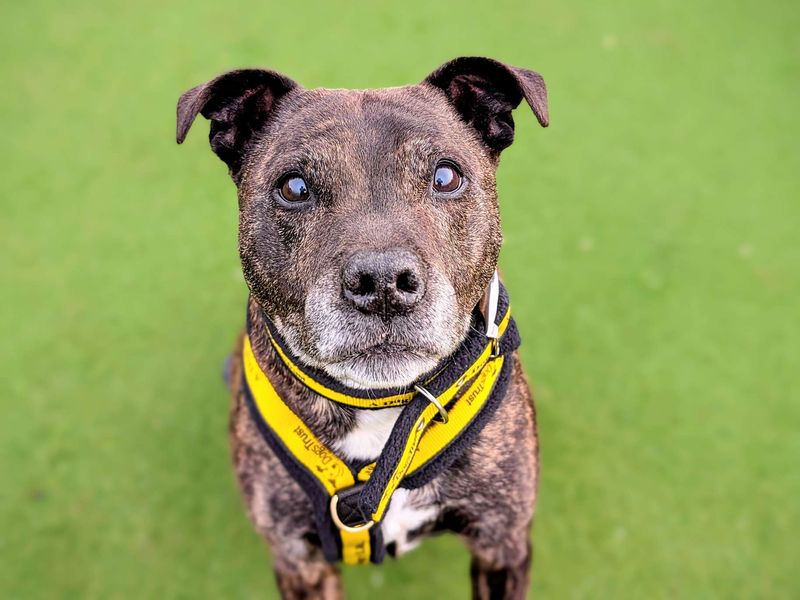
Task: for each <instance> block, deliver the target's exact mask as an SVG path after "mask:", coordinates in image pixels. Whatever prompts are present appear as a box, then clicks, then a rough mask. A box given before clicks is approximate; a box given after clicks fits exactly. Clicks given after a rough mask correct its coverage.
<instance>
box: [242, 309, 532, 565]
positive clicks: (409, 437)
mask: <svg viewBox="0 0 800 600" xmlns="http://www.w3.org/2000/svg"><path fill="white" fill-rule="evenodd" d="M509 323H512V325H513V321H512V320H511V318H510V310H509V309H508V307H507V308H506V310H505V314H504V315H503V318H502V320H501V322H500V323H499V325H498V326H497V337H496V338H484V339H488V341H487V342H485V343H484V345H483V348H482V350H480V352H479V353H478V352H473V354H477V357H475V358H474V360H473V361H472V362H471V363H470V364H469V365H468V367H467V368H466V369H464V370H463V372H462V373H461V374H460V376H458V377H457V379H456V380H455V381H453V382H452V383H449V385H448V386H447V387H446V388H445V389H444V390H443V391H442V392H441V393H439V394H438V395H435V396H434V395H433V394H431V393H430V392H429V391H428V389H427V388H426V387H425V386H426V385H429V383H430V382H431V381H434V380H435V379H436V377H437V376H438V375H439V373H437V375H435V376H434V377H432V378H431V379H429V380H428V381H426V382H425V383H424V384H423V385H420V386H415V389H414V390H412V391H405V392H402V393H390V394H388V395H383V396H380V397H377V398H364V397H359V396H355V395H351V394H349V393H347V392H344V391H341V390H337V389H332V388H331V387H329V386H328V385H326V384H325V383H323V382H321V381H319V379H318V378H316V377H314V376H312V375H310V374H309V372H308V369H306V368H303V367H301V366H300V365H299V364H298V363H297V362H295V361H294V360H292V358H291V357H290V356H289V354H288V352H287V351H286V349H285V348H283V347H282V346H281V344H280V343H279V342H278V340H277V338H276V335H275V334H274V332H272V331H270V330H269V327H268V328H267V332H268V333H269V339H270V341H271V342H272V346H273V348H274V350H275V352H276V353H277V354H278V356H279V357H280V358H281V360H282V361H283V363H284V364H285V365H286V367H287V368H288V370H289V371H290V372H291V373H292V374H293V375H294V376H295V377H296V378H297V379H298V380H299V381H301V382H302V383H303V384H305V385H306V386H307V387H308V388H309V389H311V390H312V391H314V392H316V393H317V394H319V395H321V396H324V397H326V398H329V399H330V400H333V401H335V402H338V403H341V404H344V405H347V406H351V407H356V408H360V409H365V408H368V409H380V408H385V407H390V406H405V408H404V410H403V412H402V413H401V416H400V418H398V422H397V424H396V425H395V428H394V430H393V431H392V435H391V436H390V440H389V442H387V445H386V447H385V448H384V450H383V451H382V453H381V456H380V457H379V458H378V460H377V461H375V462H371V463H370V464H367V465H363V466H359V465H356V466H353V465H351V464H349V463H348V462H346V461H345V460H343V459H342V458H340V457H339V456H337V455H336V453H334V452H333V451H332V450H331V449H330V448H328V447H327V446H325V444H323V443H322V442H321V441H320V440H319V439H318V438H317V436H316V435H315V434H314V432H313V431H311V429H310V428H309V427H308V426H307V425H306V423H305V422H304V421H303V420H302V419H301V418H300V417H299V416H297V415H296V414H295V413H294V412H293V411H292V409H291V408H290V407H289V406H288V405H287V404H286V402H284V400H283V399H282V398H281V397H280V395H279V394H278V393H277V392H276V390H275V388H274V387H273V385H272V383H271V382H270V380H269V377H268V376H267V375H266V373H264V371H263V370H262V368H261V366H260V365H259V363H258V360H257V359H256V356H255V354H254V353H253V348H252V345H251V342H250V337H249V335H247V336H245V338H244V343H243V347H242V358H243V364H244V380H245V384H246V385H245V386H244V387H245V392H246V397H247V399H248V404H249V405H250V409H251V413H252V415H253V418H254V419H255V420H256V423H257V425H258V426H259V429H260V430H261V433H262V434H263V435H264V438H265V440H266V441H267V442H268V443H269V445H270V446H271V447H272V448H273V450H275V451H276V453H277V454H278V457H279V458H280V459H281V461H282V462H283V464H284V465H285V466H287V468H288V469H289V471H290V473H291V474H292V475H293V476H294V477H295V479H297V480H298V482H299V483H300V484H301V486H302V487H303V488H304V490H305V491H306V493H307V494H308V495H309V497H310V498H311V500H312V504H313V505H314V509H315V513H316V515H315V517H316V521H317V525H318V527H319V528H320V532H319V533H320V538H321V541H322V545H323V550H324V551H325V554H326V557H327V558H328V559H329V560H331V561H332V562H333V561H335V560H337V559H341V560H342V561H343V562H344V563H346V564H364V563H368V562H370V560H371V561H372V562H380V561H381V559H382V557H383V543H382V537H381V535H380V522H381V520H382V519H383V518H384V516H385V515H386V511H387V509H388V508H389V504H390V501H391V498H392V494H393V493H394V492H395V490H396V489H397V488H398V486H400V484H401V483H408V484H410V485H409V487H419V485H421V484H423V483H425V482H426V481H427V480H430V479H431V478H432V476H431V475H430V474H431V473H434V474H435V473H436V472H439V471H441V469H442V466H443V465H437V464H436V463H437V462H440V463H445V462H447V464H448V465H449V464H450V462H452V460H453V459H454V457H452V456H447V455H449V454H450V455H451V454H453V452H448V450H452V449H453V446H454V443H455V442H457V441H460V442H463V441H464V440H461V438H462V437H464V438H466V437H469V436H467V435H466V434H467V433H470V430H474V429H476V427H472V425H475V424H476V421H477V420H478V419H477V417H478V416H479V415H480V414H481V412H482V411H483V410H484V409H485V408H486V406H487V402H489V400H490V398H492V396H493V394H492V392H493V390H495V389H496V387H497V382H498V378H499V377H500V375H501V373H507V372H508V371H509V369H504V368H503V366H504V364H505V363H506V360H505V356H504V354H505V353H507V352H508V351H509V349H513V348H516V346H517V345H518V337H517V336H516V331H514V336H507V337H513V338H514V340H511V343H510V344H508V345H507V348H504V350H505V352H501V351H500V350H501V345H500V343H499V341H498V339H499V338H503V336H504V334H505V333H506V331H507V329H508V326H509ZM515 342H516V343H515ZM512 347H513V348H512ZM509 367H510V365H509ZM506 379H507V377H506ZM372 393H374V391H373V392H372ZM504 393H505V386H503V390H502V395H504ZM500 399H502V398H499V399H495V400H496V401H495V403H494V404H497V403H499V400H500ZM406 413H408V415H406ZM437 416H439V417H440V419H437ZM485 420H486V418H484V419H483V421H484V422H485ZM481 427H482V425H481ZM478 429H479V428H478ZM475 435H476V432H475V431H471V437H472V438H474V437H475ZM467 441H468V440H467ZM390 445H392V450H391V451H389V450H388V448H389V446H390ZM462 445H463V444H462ZM445 458H448V459H449V460H447V461H446V460H445ZM374 477H378V479H379V481H378V480H374ZM415 484H416V485H415ZM343 502H344V503H349V504H350V505H351V506H350V508H349V509H348V510H349V511H350V512H351V513H352V514H351V515H349V516H342V514H343V512H347V510H345V511H343V510H342V503H343ZM321 505H322V506H321ZM365 507H368V508H367V510H365ZM331 523H332V524H333V527H331V526H330V525H331ZM330 533H333V535H332V536H331V535H328V534H330ZM326 540H327V543H326ZM378 545H380V547H376V546H378ZM326 546H327V547H326Z"/></svg>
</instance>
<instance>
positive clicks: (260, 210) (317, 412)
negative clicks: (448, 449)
mask: <svg viewBox="0 0 800 600" xmlns="http://www.w3.org/2000/svg"><path fill="white" fill-rule="evenodd" d="M522 99H525V100H526V101H527V103H528V105H530V107H531V108H532V109H533V112H534V114H535V115H536V118H537V119H538V121H539V123H540V124H541V125H542V126H546V125H547V121H548V116H547V99H546V91H545V85H544V81H543V80H542V77H541V76H540V75H539V74H537V73H535V72H533V71H529V70H526V69H520V68H515V67H511V66H507V65H504V64H502V63H500V62H497V61H494V60H491V59H487V58H473V57H463V58H458V59H455V60H453V61H451V62H449V63H446V64H445V65H443V66H442V67H440V68H439V69H437V70H436V71H435V72H433V73H432V74H431V75H430V76H428V77H427V78H426V79H425V80H424V81H423V82H422V83H420V84H418V85H412V86H406V87H398V88H388V89H377V90H332V89H313V90H307V89H304V88H302V87H301V86H300V85H298V84H297V83H295V82H294V81H292V80H291V79H288V78H286V77H285V76H283V75H280V74H278V73H275V72H273V71H265V70H255V69H254V70H238V71H231V72H229V73H226V74H224V75H221V76H219V77H217V78H216V79H214V80H212V81H210V82H208V83H206V84H203V85H200V86H198V87H195V88H193V89H191V90H189V91H188V92H186V93H185V94H183V96H181V98H180V100H179V102H178V127H177V138H178V142H182V141H183V140H184V138H185V136H186V134H187V132H188V130H189V127H190V126H191V124H192V122H193V121H194V119H195V117H196V116H197V114H198V113H200V114H202V115H203V116H204V117H206V118H207V119H209V120H210V121H211V133H210V141H211V147H212V149H213V151H214V152H215V153H216V154H217V155H218V156H219V157H220V158H221V159H222V160H223V161H224V162H225V163H226V164H227V165H228V168H229V170H230V175H231V177H232V178H233V180H234V182H235V183H236V186H237V188H238V197H239V209H240V219H239V254H240V256H241V261H242V266H243V270H244V276H245V279H246V281H247V285H248V286H249V289H250V302H249V311H250V318H251V319H252V321H253V323H254V325H255V326H254V328H253V330H254V333H253V338H252V343H253V347H254V352H255V355H256V357H257V359H258V361H259V363H260V365H261V367H262V369H263V370H264V372H265V373H266V374H267V375H268V376H269V378H270V380H271V381H272V382H273V385H274V386H275V388H276V390H277V391H278V393H279V394H280V395H281V397H282V398H283V399H284V400H285V401H286V403H287V404H289V405H290V407H291V408H292V409H293V410H294V411H295V412H296V413H297V414H298V415H299V416H300V417H301V418H302V419H303V420H304V421H305V422H306V423H307V424H308V425H309V427H310V428H311V429H312V430H313V431H314V432H315V433H316V435H317V436H318V437H319V438H320V439H321V440H322V441H323V442H324V443H325V444H327V445H328V446H329V447H330V448H333V449H334V450H335V451H336V452H337V453H338V454H340V455H341V456H342V457H343V458H347V459H350V460H362V459H363V460H373V459H375V458H377V456H378V455H379V453H380V451H381V448H382V447H383V444H384V442H385V441H386V439H387V437H388V435H389V432H390V431H391V428H392V425H393V424H394V422H395V420H396V418H397V416H398V414H399V410H400V409H399V408H386V409H380V410H358V409H352V408H349V407H346V406H342V405H338V404H335V403H332V402H331V401H329V400H326V399H324V398H322V397H319V396H317V395H315V394H314V393H313V392H311V391H310V390H309V389H307V388H306V387H304V386H303V385H302V384H300V383H299V382H298V381H297V380H296V379H294V378H293V377H292V376H291V375H290V374H289V372H288V370H287V369H286V367H285V366H284V364H283V363H282V362H281V361H280V359H278V358H277V357H276V355H275V353H274V351H273V350H272V349H271V346H270V343H269V341H268V339H266V337H265V334H264V333H263V332H264V327H263V321H262V319H263V316H262V315H263V314H264V313H266V315H269V317H270V318H271V319H272V320H273V321H274V324H275V327H276V329H277V331H278V332H279V333H280V335H281V336H282V337H283V338H284V340H285V342H286V344H287V345H288V347H289V348H290V349H291V350H292V351H293V352H294V354H295V355H296V356H297V357H299V358H300V359H301V360H302V361H303V362H305V363H307V364H308V365H311V366H313V367H317V368H319V369H322V370H324V371H325V372H327V373H328V374H329V375H330V376H332V377H333V378H335V379H337V380H339V381H341V382H342V383H344V384H347V385H349V386H353V387H361V388H386V387H392V386H407V385H410V384H412V383H414V382H416V381H418V380H420V379H421V378H422V377H423V376H424V375H425V374H426V373H428V372H429V371H431V369H433V368H434V367H435V366H436V365H437V364H438V363H439V362H440V361H441V360H442V359H444V358H445V357H447V356H448V355H450V354H451V353H453V352H454V350H455V349H456V348H457V347H458V345H459V343H460V342H461V341H462V340H463V339H464V337H465V335H466V332H467V331H468V328H469V327H470V324H471V319H472V316H473V311H474V309H475V307H476V305H477V304H478V303H479V301H480V300H481V298H482V296H483V294H484V291H485V289H486V288H487V285H488V283H489V281H490V278H491V276H492V273H493V272H494V270H495V267H496V265H497V257H498V252H499V250H500V242H501V232H500V219H499V211H498V203H497V194H496V188H495V172H496V169H497V165H498V161H499V156H500V152H501V151H502V150H503V149H504V148H506V147H507V146H508V145H509V144H511V142H512V140H513V137H514V121H513V119H512V116H511V111H512V110H513V109H514V108H515V107H516V106H517V105H518V104H519V103H520V102H521V101H522ZM262 311H263V312H262ZM236 348H237V352H234V354H233V360H232V361H231V362H230V365H229V367H228V380H229V382H230V387H231V392H232V395H233V406H232V411H231V420H230V438H231V447H232V453H233V462H234V465H235V468H236V474H237V476H238V479H239V483H240V485H241V490H242V494H243V496H244V499H245V502H246V504H247V508H248V510H249V514H250V518H251V519H252V521H253V523H254V525H255V528H256V529H257V530H258V532H259V533H260V534H261V535H263V536H264V537H265V538H266V539H267V541H268V542H269V545H270V546H271V548H272V553H273V557H274V565H275V571H276V576H277V582H278V586H279V588H280V591H281V593H282V595H283V596H284V597H285V598H339V597H341V596H342V589H341V583H340V579H339V575H338V572H337V569H336V567H335V566H333V565H331V564H328V563H327V562H326V561H325V559H324V558H323V556H322V553H321V551H320V546H319V538H318V535H317V534H316V532H315V526H314V523H313V519H312V511H311V506H310V504H309V500H308V499H307V497H306V496H305V494H304V493H303V491H302V490H301V488H300V487H299V485H298V484H297V483H296V482H295V480H294V479H292V477H291V476H290V475H289V474H288V472H287V471H286V470H285V469H284V467H283V466H282V464H281V463H280V462H279V460H278V458H277V457H276V456H275V455H274V454H273V452H272V451H271V450H270V449H269V448H268V447H267V445H266V444H265V442H264V440H263V439H262V437H261V435H260V433H259V431H258V430H257V428H256V426H255V424H254V422H253V419H252V418H251V416H250V414H249V412H248V410H247V407H246V405H245V401H244V397H243V392H242V389H241V388H242V383H241V381H242V373H241V371H242V365H241V359H240V356H239V352H238V348H240V345H238V344H237V347H236ZM512 360H513V364H514V369H513V375H512V379H511V383H510V385H509V388H508V391H507V393H506V396H505V398H504V400H503V401H502V404H501V406H500V408H499V409H498V410H497V412H496V413H495V414H494V415H493V416H492V418H491V420H490V421H489V423H488V424H487V425H486V426H485V428H484V429H483V430H482V431H481V433H480V435H479V437H478V439H477V441H476V442H475V443H474V444H473V445H472V446H471V447H469V448H468V449H467V450H466V452H465V453H464V454H463V455H462V456H461V457H460V458H459V459H458V460H457V461H456V462H455V463H454V464H453V465H452V466H451V467H450V468H449V469H447V470H446V471H445V472H444V473H442V474H441V475H439V476H437V477H436V478H435V479H434V480H433V481H431V482H430V483H429V484H427V485H425V486H423V487H421V488H419V489H416V490H412V491H409V490H403V489H399V490H398V491H397V492H396V493H395V495H394V497H393V499H392V503H391V506H390V508H389V511H388V513H387V515H386V517H385V520H384V522H383V531H384V537H385V541H386V545H387V551H388V552H389V554H393V555H396V554H400V553H402V552H404V551H406V550H408V549H410V548H411V547H413V546H414V545H416V543H418V541H419V539H420V538H421V537H422V536H424V535H426V534H430V533H433V532H437V531H442V530H448V531H452V532H455V533H457V534H458V535H460V536H461V537H462V538H463V539H464V541H465V542H466V545H467V547H468V548H469V551H470V553H471V555H472V569H471V571H472V582H473V594H474V596H475V597H477V598H524V597H525V594H526V591H527V588H528V578H529V566H530V560H531V546H530V543H529V528H530V525H531V520H532V517H533V509H534V502H535V499H536V483H537V471H538V459H537V456H538V444H537V437H536V426H535V414H534V408H533V404H532V399H531V394H530V392H529V389H528V384H527V382H526V380H525V376H524V374H523V372H522V367H521V366H520V363H519V359H518V357H517V355H516V354H515V355H514V356H513V357H512Z"/></svg>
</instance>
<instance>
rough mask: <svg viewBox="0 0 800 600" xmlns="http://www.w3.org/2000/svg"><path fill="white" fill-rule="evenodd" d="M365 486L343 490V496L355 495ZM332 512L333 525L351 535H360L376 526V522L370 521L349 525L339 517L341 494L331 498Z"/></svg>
mask: <svg viewBox="0 0 800 600" xmlns="http://www.w3.org/2000/svg"><path fill="white" fill-rule="evenodd" d="M362 487H363V485H355V486H353V487H351V488H348V489H346V490H341V494H342V496H343V497H346V496H350V495H352V494H354V493H357V492H358V491H359V490H360V489H361V488H362ZM330 511H331V520H332V521H333V524H334V525H336V527H337V528H339V529H340V530H341V531H347V532H349V533H359V532H361V531H369V530H370V529H372V526H373V525H375V521H374V520H372V519H370V520H368V521H365V522H362V523H358V524H356V525H348V524H347V523H345V522H344V521H343V520H342V518H341V517H340V516H339V492H337V493H336V494H334V495H333V496H331V502H330Z"/></svg>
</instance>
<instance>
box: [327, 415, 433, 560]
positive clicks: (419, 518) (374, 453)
mask: <svg viewBox="0 0 800 600" xmlns="http://www.w3.org/2000/svg"><path fill="white" fill-rule="evenodd" d="M401 410H402V408H400V407H397V408H383V409H379V410H362V411H359V412H358V414H357V417H356V426H355V427H354V428H353V429H352V430H351V431H350V432H348V434H347V435H345V436H344V437H342V438H341V439H339V440H337V441H336V442H334V443H333V447H334V450H335V451H336V452H337V454H339V455H340V456H342V457H343V458H347V459H350V460H375V459H376V458H378V456H379V455H380V453H381V450H382V449H383V446H384V445H385V444H386V440H388V439H389V435H390V434H391V432H392V427H394V424H395V421H397V417H398V416H400V411H401ZM437 513H438V507H437V506H436V504H435V499H434V498H433V497H432V494H431V492H429V491H427V490H426V489H425V488H420V489H416V490H406V489H403V488H398V489H397V491H395V493H394V494H393V495H392V502H391V504H390V505H389V510H388V511H386V515H385V516H384V518H383V521H382V527H383V539H384V542H385V543H386V545H387V546H388V545H389V544H394V546H395V548H396V553H397V554H398V555H399V554H402V553H403V552H407V551H409V550H412V549H413V548H414V547H415V546H416V545H417V543H418V542H419V541H418V540H416V539H410V537H409V534H410V533H412V532H414V531H416V530H418V529H419V528H420V527H422V526H423V525H426V524H427V523H430V522H431V521H433V520H434V519H435V518H436V515H437Z"/></svg>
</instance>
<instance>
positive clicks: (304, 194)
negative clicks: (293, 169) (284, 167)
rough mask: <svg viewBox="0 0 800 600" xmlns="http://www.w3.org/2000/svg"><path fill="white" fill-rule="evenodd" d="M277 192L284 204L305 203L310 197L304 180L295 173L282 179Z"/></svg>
mask: <svg viewBox="0 0 800 600" xmlns="http://www.w3.org/2000/svg"><path fill="white" fill-rule="evenodd" d="M278 192H279V193H280V195H281V198H282V199H283V200H285V201H286V202H305V201H306V200H308V197H309V195H310V193H309V191H308V184H307V183H306V180H305V179H303V178H302V177H300V175H297V174H296V173H293V174H290V175H285V176H284V177H283V179H282V180H281V182H280V184H279V185H278Z"/></svg>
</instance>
